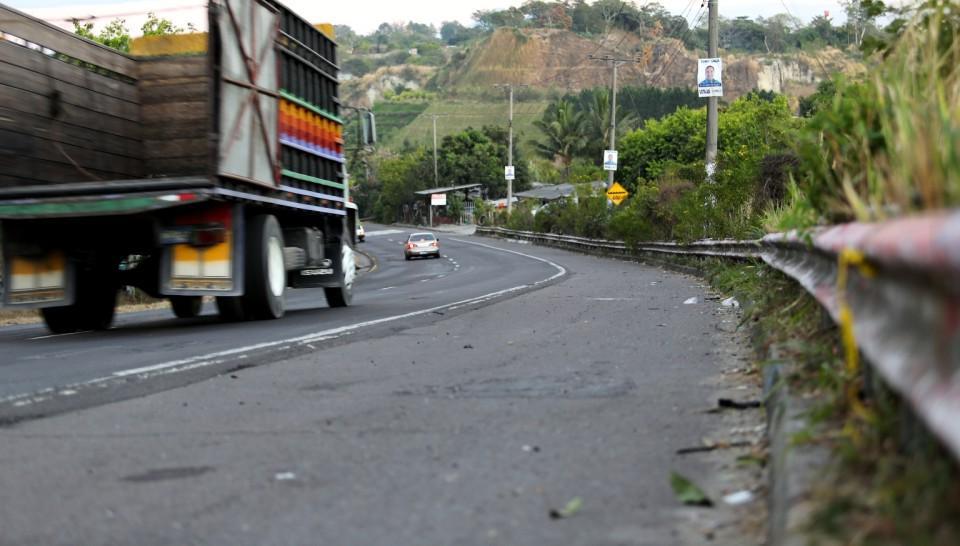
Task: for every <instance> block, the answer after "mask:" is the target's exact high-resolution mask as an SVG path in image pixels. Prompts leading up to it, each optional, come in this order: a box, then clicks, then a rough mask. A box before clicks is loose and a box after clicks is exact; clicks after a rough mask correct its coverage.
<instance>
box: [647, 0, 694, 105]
mask: <svg viewBox="0 0 960 546" xmlns="http://www.w3.org/2000/svg"><path fill="white" fill-rule="evenodd" d="M697 13H698V17H697V19H696V21H695V22H694V24H693V25H691V26H689V27H687V31H686V32H685V33H684V34H683V37H682V38H680V47H679V48H677V50H676V51H674V52H673V55H672V56H671V57H670V60H669V61H667V64H666V65H665V66H664V67H663V69H662V70H660V72H658V73H657V75H656V76H654V80H653V81H652V82H650V86H651V87H653V86H655V85H656V84H658V83H659V82H660V81H661V80H662V79H663V75H664V74H666V73H667V71H669V70H670V67H672V66H673V63H674V62H676V60H677V57H679V56H680V52H681V51H684V52H686V50H687V48H686V45H684V42H685V41H686V39H687V37H688V36H689V35H690V32H691V31H692V30H693V29H695V28H696V27H697V25H699V24H700V21H701V20H703V15H704V13H706V12H705V11H704V10H703V4H701V5H700V10H699V11H698V12H697Z"/></svg>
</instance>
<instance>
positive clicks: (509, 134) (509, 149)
mask: <svg viewBox="0 0 960 546" xmlns="http://www.w3.org/2000/svg"><path fill="white" fill-rule="evenodd" d="M494 87H496V88H498V89H503V88H506V89H507V90H508V91H509V92H510V114H509V117H508V124H507V168H506V169H504V177H505V178H506V180H507V216H509V215H510V213H512V212H513V172H514V169H513V88H514V87H527V86H526V85H525V84H519V85H516V84H512V83H497V84H494ZM507 173H509V174H507Z"/></svg>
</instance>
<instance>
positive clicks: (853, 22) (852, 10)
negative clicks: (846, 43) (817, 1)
mask: <svg viewBox="0 0 960 546" xmlns="http://www.w3.org/2000/svg"><path fill="white" fill-rule="evenodd" d="M841 3H842V4H843V10H844V12H846V14H847V33H848V35H849V36H850V38H851V39H852V40H853V43H854V45H856V46H857V47H862V46H863V41H864V38H865V37H866V36H867V33H868V32H873V33H876V32H878V31H877V27H876V20H877V18H878V17H880V16H881V15H883V14H884V13H886V12H887V6H886V5H885V4H884V3H883V2H881V1H880V0H844V1H843V2H841Z"/></svg>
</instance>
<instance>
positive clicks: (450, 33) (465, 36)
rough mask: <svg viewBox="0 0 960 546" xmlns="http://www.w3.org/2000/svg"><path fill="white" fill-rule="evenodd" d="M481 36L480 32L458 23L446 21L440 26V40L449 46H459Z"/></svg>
mask: <svg viewBox="0 0 960 546" xmlns="http://www.w3.org/2000/svg"><path fill="white" fill-rule="evenodd" d="M478 35H479V31H477V30H476V29H473V28H468V27H465V26H463V25H461V24H460V23H458V22H457V21H446V22H444V23H443V24H442V25H440V39H441V40H443V43H445V44H447V45H459V44H462V43H464V42H466V41H469V40H471V39H473V38H475V37H476V36H478Z"/></svg>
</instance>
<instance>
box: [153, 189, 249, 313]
mask: <svg viewBox="0 0 960 546" xmlns="http://www.w3.org/2000/svg"><path fill="white" fill-rule="evenodd" d="M243 238H244V229H243V207H242V206H240V205H226V204H221V205H217V206H213V207H207V208H204V209H201V210H198V211H196V212H193V213H188V214H180V215H178V216H176V217H175V219H174V221H173V223H172V224H171V225H167V226H165V227H164V228H162V229H161V231H160V242H161V244H162V245H163V258H162V262H161V269H160V271H161V282H160V293H161V294H163V295H165V296H205V295H213V296H239V295H242V294H243V244H244V243H243Z"/></svg>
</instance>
